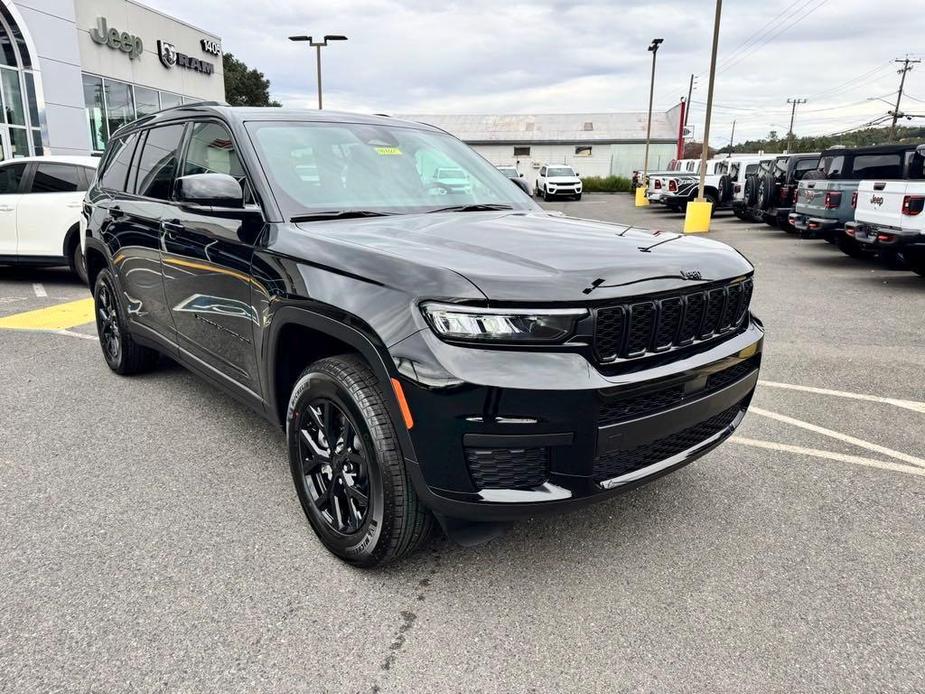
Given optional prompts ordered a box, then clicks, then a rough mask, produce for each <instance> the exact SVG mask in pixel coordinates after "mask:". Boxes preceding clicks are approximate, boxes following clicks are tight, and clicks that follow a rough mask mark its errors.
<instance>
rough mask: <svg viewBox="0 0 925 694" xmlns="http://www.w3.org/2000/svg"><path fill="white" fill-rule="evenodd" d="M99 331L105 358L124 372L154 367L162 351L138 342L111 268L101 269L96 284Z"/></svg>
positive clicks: (139, 371) (108, 362) (96, 313)
mask: <svg viewBox="0 0 925 694" xmlns="http://www.w3.org/2000/svg"><path fill="white" fill-rule="evenodd" d="M93 307H94V314H95V315H96V332H97V334H98V335H99V338H100V348H101V349H102V350H103V358H104V359H106V363H107V364H108V365H109V368H110V369H112V370H113V371H115V372H116V373H117V374H120V375H122V376H131V375H134V374H138V373H144V372H145V371H150V370H151V369H153V368H154V367H155V366H157V361H158V358H159V357H160V354H159V353H158V352H157V351H156V350H153V349H150V348H148V347H143V346H142V345H139V344H138V343H137V342H135V339H134V338H133V337H132V334H131V333H130V332H129V330H128V319H127V318H126V316H125V311H124V310H123V308H122V302H121V301H119V294H118V292H117V291H116V282H115V279H114V278H113V276H112V273H111V272H110V271H109V270H106V269H103V270H100V273H99V274H98V275H97V276H96V282H95V283H94V285H93Z"/></svg>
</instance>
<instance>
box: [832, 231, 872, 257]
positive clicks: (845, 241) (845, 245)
mask: <svg viewBox="0 0 925 694" xmlns="http://www.w3.org/2000/svg"><path fill="white" fill-rule="evenodd" d="M835 245H836V246H838V250H840V251H841V252H842V253H844V254H845V255H848V256H851V257H852V258H857V259H859V260H861V259H864V258H866V257H867V254H866V253H865V252H864V249H863V248H861V245H860V244H859V243H858V242H857V241H855V240H854V239H852V238H849V237H848V236H846V235H845V233H844V232H841V233H840V234H839V236H838V241H837V242H836V243H835Z"/></svg>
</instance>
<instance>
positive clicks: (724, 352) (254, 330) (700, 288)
mask: <svg viewBox="0 0 925 694" xmlns="http://www.w3.org/2000/svg"><path fill="white" fill-rule="evenodd" d="M308 165H310V166H312V167H313V169H314V171H315V175H313V176H311V177H306V176H303V175H301V174H300V171H303V170H304V169H305V167H306V166H308ZM446 167H454V168H458V169H460V170H461V171H463V172H464V174H465V175H466V177H467V179H468V181H469V182H470V184H471V185H470V186H469V187H468V189H467V190H465V191H461V190H455V189H450V188H448V187H446V186H443V185H441V184H440V183H439V180H438V177H435V176H434V172H435V170H437V169H439V168H446ZM84 214H85V215H86V216H87V230H88V234H89V237H88V238H87V239H86V248H87V263H88V271H89V273H90V279H91V286H92V287H93V296H94V299H95V304H96V314H97V327H98V332H99V337H100V346H101V348H102V352H103V357H104V358H105V360H106V362H107V364H108V365H109V367H110V368H111V369H112V370H113V371H115V372H116V373H119V374H125V375H128V374H135V373H139V372H141V371H145V370H148V369H151V368H153V367H154V365H155V364H156V362H157V359H158V353H164V354H168V355H170V357H171V358H172V359H174V360H176V361H178V362H180V363H182V364H184V365H186V366H187V367H189V368H190V369H191V370H193V371H195V372H197V373H198V374H200V375H201V376H202V377H203V378H205V379H206V380H207V381H209V382H211V383H212V384H214V385H216V386H217V387H219V388H221V389H223V390H225V391H227V392H228V393H230V394H231V395H233V396H235V397H236V398H238V399H240V400H241V401H243V402H245V403H247V404H248V405H250V406H251V407H253V408H254V410H256V411H257V412H258V413H260V414H262V415H264V416H266V417H268V418H269V419H270V420H271V421H273V422H276V423H277V424H279V425H280V426H281V427H284V428H285V431H286V435H287V438H288V446H289V461H290V467H291V471H292V477H293V480H294V483H295V487H296V490H297V493H298V497H299V500H300V502H301V505H302V507H303V509H304V511H305V514H306V516H307V517H308V521H309V522H310V524H311V526H312V528H313V529H314V530H315V532H316V533H317V535H318V537H319V538H320V540H321V542H322V543H323V544H324V545H325V546H326V547H327V548H328V549H329V550H330V551H332V552H333V553H334V554H336V555H337V556H339V557H341V558H343V559H345V560H346V561H349V562H351V563H354V564H356V565H360V566H373V565H376V564H380V563H382V562H386V561H389V560H392V559H395V558H397V557H400V556H402V555H404V554H406V553H408V552H410V551H411V550H412V549H414V547H415V546H416V545H418V544H419V543H420V542H421V541H422V540H423V538H424V537H426V535H427V533H428V531H429V529H430V528H431V527H432V525H433V523H434V521H435V520H436V521H438V522H439V523H440V524H441V525H442V526H443V528H444V529H445V530H446V531H447V532H448V533H449V534H450V535H451V536H453V537H455V538H457V539H461V540H462V539H466V538H468V539H472V538H473V537H478V536H479V535H480V534H482V533H483V531H486V528H492V527H496V526H497V525H498V524H501V523H504V522H509V521H511V520H514V519H517V518H523V517H525V516H528V515H533V514H536V513H540V512H544V511H558V510H563V509H567V508H570V507H573V506H575V505H578V504H582V503H585V502H591V501H596V500H600V499H605V498H607V497H609V496H611V495H613V494H615V493H618V492H621V491H625V490H628V489H631V488H633V487H635V486H637V485H639V484H642V483H644V482H647V481H649V480H652V479H655V478H657V477H659V476H660V475H663V474H665V473H667V472H670V471H672V470H674V469H676V468H678V467H680V466H682V465H684V464H686V463H688V462H690V461H691V460H693V459H695V458H697V457H699V456H701V455H703V454H704V453H706V452H707V451H709V450H710V449H712V448H713V447H714V446H716V445H717V444H719V443H720V442H721V441H723V440H724V439H725V438H726V437H728V436H729V435H730V434H731V433H732V431H733V430H734V429H735V428H736V427H737V426H738V425H739V423H740V422H741V421H742V418H743V416H744V415H745V410H746V408H747V406H748V403H749V400H750V398H751V396H752V391H753V390H754V388H755V383H756V381H757V378H758V366H759V361H760V359H761V350H762V338H763V331H762V328H761V326H760V323H758V321H757V320H756V319H755V318H754V317H753V316H752V315H751V314H750V312H749V300H750V298H751V293H752V270H753V269H752V266H751V265H750V264H749V263H748V262H747V261H746V260H745V259H744V258H743V257H742V256H741V255H740V254H739V253H737V252H736V251H734V250H733V249H732V248H729V247H728V246H725V245H723V244H721V243H718V242H715V241H711V240H706V239H699V238H689V237H684V236H680V235H676V234H670V233H665V232H652V233H650V232H648V231H644V230H641V229H635V228H632V227H629V226H624V225H619V224H605V223H600V222H591V221H587V220H578V219H569V218H566V217H558V216H553V215H550V214H547V213H546V212H544V211H543V210H542V209H541V208H539V207H538V206H537V205H536V203H534V202H533V201H532V200H531V199H529V198H528V197H526V196H525V195H523V194H522V193H521V192H520V191H518V190H516V189H515V188H514V187H513V186H512V185H511V184H510V181H508V180H507V179H506V178H505V176H504V175H503V174H501V173H500V172H499V171H497V170H496V169H495V168H494V167H493V166H491V164H489V163H488V162H487V161H485V160H484V159H482V158H481V157H479V156H478V155H477V154H475V152H473V151H472V150H471V149H470V148H469V147H467V146H466V145H464V144H463V143H462V142H460V141H459V140H457V139H455V138H453V137H452V136H450V135H447V134H446V133H444V132H442V131H440V130H437V129H436V128H431V127H429V126H426V125H421V124H417V123H410V122H403V121H400V120H395V119H391V118H387V117H369V116H360V115H350V114H337V113H333V112H330V111H323V112H322V111H318V112H301V111H289V110H283V109H248V108H228V107H224V106H217V105H203V104H199V105H185V106H181V107H178V108H174V109H169V110H165V111H161V112H159V113H157V114H154V115H152V116H147V117H145V118H143V119H140V120H138V121H135V122H134V123H132V124H129V125H127V126H125V127H123V128H122V129H121V130H119V131H118V132H117V133H115V134H114V135H113V137H112V140H111V142H110V144H109V146H108V148H107V152H106V154H105V159H104V161H103V162H102V168H101V171H100V173H99V176H98V178H97V180H96V182H95V183H94V185H93V186H92V187H91V189H90V190H89V191H88V195H87V200H86V204H85V209H84ZM242 435H246V432H242ZM484 534H487V533H484Z"/></svg>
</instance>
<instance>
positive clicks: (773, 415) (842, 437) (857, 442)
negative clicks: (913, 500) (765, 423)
mask: <svg viewBox="0 0 925 694" xmlns="http://www.w3.org/2000/svg"><path fill="white" fill-rule="evenodd" d="M748 411H749V412H754V413H755V414H757V415H761V416H762V417H768V418H769V419H776V420H777V421H778V422H783V423H784V424H791V425H793V426H795V427H800V428H801V429H806V430H807V431H813V432H815V433H817V434H822V435H823V436H828V437H830V438H833V439H838V440H839V441H844V442H845V443H850V444H851V445H852V446H858V447H859V448H866V449H867V450H869V451H874V452H875V453H882V454H883V455H888V456H890V457H891V458H896V459H897V460H902V461H903V462H906V463H909V464H911V465H918V466H919V467H923V468H925V460H923V459H922V458H917V457H916V456H914V455H909V454H908V453H902V452H901V451H894V450H893V449H892V448H887V447H886V446H880V445H878V444H876V443H871V442H870V441H864V440H863V439H858V438H855V437H854V436H849V435H848V434H842V433H841V432H838V431H834V430H833V429H826V428H825V427H821V426H818V425H816V424H811V423H810V422H804V421H803V420H802V419H794V418H793V417H788V416H787V415H784V414H778V413H777V412H770V411H768V410H765V409H762V408H760V407H754V406H752V407H750V408H749V409H748Z"/></svg>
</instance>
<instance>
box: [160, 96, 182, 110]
mask: <svg viewBox="0 0 925 694" xmlns="http://www.w3.org/2000/svg"><path fill="white" fill-rule="evenodd" d="M181 98H182V97H180V95H179V94H171V93H170V92H161V108H174V107H175V106H179V105H180V104H181V103H182V101H181Z"/></svg>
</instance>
